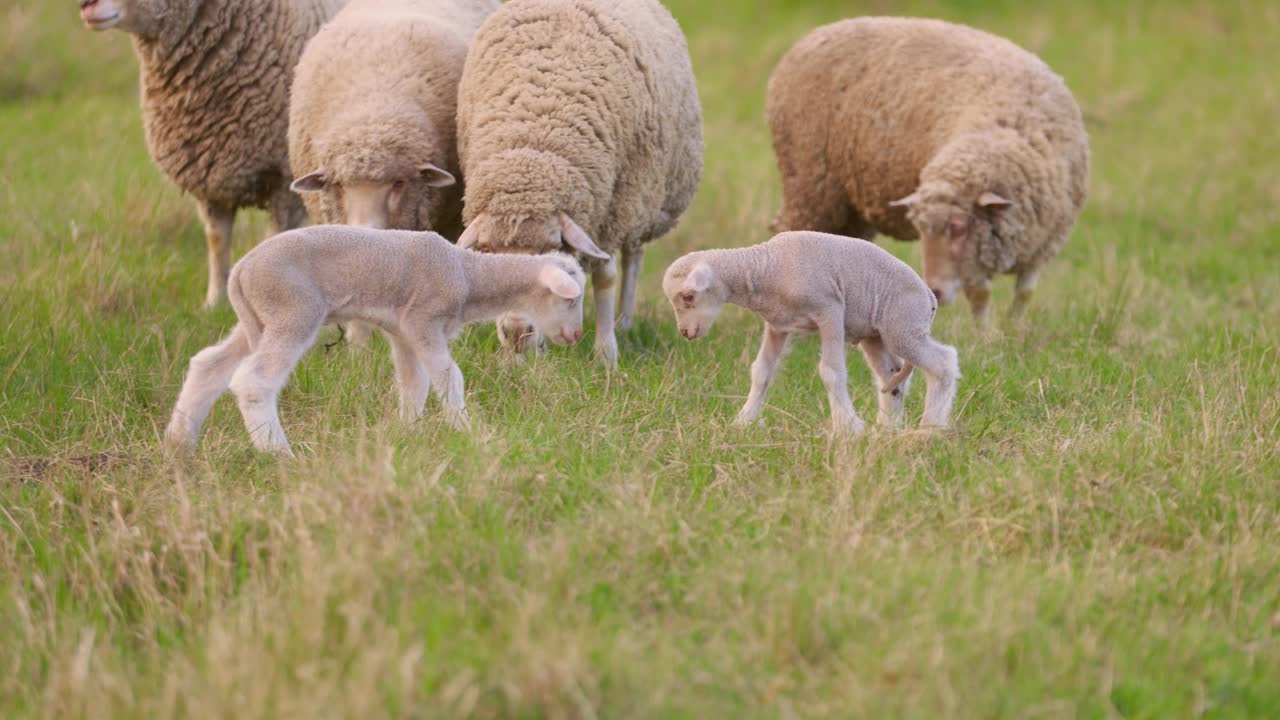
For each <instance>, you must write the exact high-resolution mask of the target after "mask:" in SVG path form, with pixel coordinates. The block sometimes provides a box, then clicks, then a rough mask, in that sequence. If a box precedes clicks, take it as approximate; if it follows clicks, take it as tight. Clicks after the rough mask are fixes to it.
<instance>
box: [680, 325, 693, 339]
mask: <svg viewBox="0 0 1280 720" xmlns="http://www.w3.org/2000/svg"><path fill="white" fill-rule="evenodd" d="M680 334H681V335H683V336H684V337H685V339H686V340H688V339H689V336H690V335H692V334H693V333H692V332H691V331H690V330H689V328H680Z"/></svg>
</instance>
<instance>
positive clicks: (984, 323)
mask: <svg viewBox="0 0 1280 720" xmlns="http://www.w3.org/2000/svg"><path fill="white" fill-rule="evenodd" d="M964 295H965V297H967V298H969V310H970V311H972V312H973V322H974V325H976V326H977V328H978V330H980V331H982V332H986V331H987V330H988V329H990V327H991V281H990V280H986V281H984V282H983V283H982V284H980V285H973V286H970V287H966V288H965V289H964Z"/></svg>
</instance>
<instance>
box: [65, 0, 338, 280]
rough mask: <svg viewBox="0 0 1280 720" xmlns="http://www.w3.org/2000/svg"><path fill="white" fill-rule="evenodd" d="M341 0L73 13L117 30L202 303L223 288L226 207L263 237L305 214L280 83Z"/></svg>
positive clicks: (110, 5)
mask: <svg viewBox="0 0 1280 720" xmlns="http://www.w3.org/2000/svg"><path fill="white" fill-rule="evenodd" d="M344 2H345V0H96V2H94V3H92V4H89V5H85V6H84V7H83V8H82V10H81V17H82V18H83V19H84V21H85V24H86V25H88V26H89V27H90V28H92V29H95V30H106V29H109V28H116V29H119V30H123V31H124V32H127V33H129V34H130V35H131V36H132V38H133V45H134V50H135V51H136V53H137V56H138V63H139V65H140V66H141V70H142V72H141V87H142V120H143V124H144V126H145V127H146V135H147V146H148V148H149V149H150V151H151V157H152V159H154V160H155V162H156V165H158V166H159V167H160V169H161V170H162V171H163V172H164V173H165V174H166V175H168V176H169V178H170V179H172V180H173V181H174V182H175V183H177V185H178V187H180V188H182V190H183V191H185V192H188V193H190V194H191V195H192V196H193V197H194V198H195V200H196V202H197V203H198V205H199V212H200V217H201V219H202V221H203V222H204V226H205V239H206V242H207V245H208V251H209V285H208V292H207V293H206V295H205V302H206V304H208V305H216V304H218V303H220V302H221V301H222V300H223V299H224V298H225V297H226V285H227V273H228V272H229V271H230V269H231V233H232V229H233V227H234V224H235V216H236V210H238V209H239V208H242V207H260V208H266V209H267V210H268V211H269V213H270V231H269V234H275V233H276V232H279V231H280V230H285V229H289V228H293V227H297V226H299V225H301V224H302V223H303V222H305V220H306V212H305V209H304V208H303V205H302V201H301V199H300V198H298V197H297V195H295V194H294V193H293V192H292V191H290V190H289V183H290V182H291V181H292V179H293V178H292V174H291V173H290V170H289V148H288V141H287V133H288V123H289V83H290V82H291V81H292V79H293V68H294V66H295V65H296V64H297V62H298V56H299V55H300V54H301V53H302V48H303V45H304V44H305V43H306V42H307V39H308V38H310V37H311V36H312V35H313V34H315V32H316V31H317V30H318V29H319V28H320V25H321V24H322V23H324V21H325V20H327V19H328V18H329V17H331V16H332V15H333V13H335V12H336V11H337V10H338V9H339V8H340V7H341V6H342V4H343V3H344Z"/></svg>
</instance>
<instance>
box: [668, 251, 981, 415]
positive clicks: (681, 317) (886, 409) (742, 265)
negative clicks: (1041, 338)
mask: <svg viewBox="0 0 1280 720" xmlns="http://www.w3.org/2000/svg"><path fill="white" fill-rule="evenodd" d="M662 288H663V292H664V293H665V294H666V296H667V299H668V300H669V301H670V302H671V307H672V308H673V309H674V310H675V314H676V322H677V324H678V325H679V328H680V334H681V335H683V336H685V337H686V338H688V339H689V340H695V339H697V338H700V337H705V336H706V335H707V333H708V332H709V331H710V330H711V326H712V325H713V324H714V323H715V321H716V318H717V316H718V315H719V313H720V309H721V307H722V306H723V305H724V304H725V303H733V304H734V305H740V306H742V307H745V308H747V309H748V310H750V311H752V312H754V313H756V314H757V315H759V316H760V317H762V318H763V319H764V321H765V327H764V342H763V344H762V345H761V346H760V352H759V354H758V355H757V356H756V359H755V362H754V363H753V364H752V365H751V392H750V393H749V394H748V396H747V402H746V404H745V405H744V406H743V407H742V410H741V412H739V413H738V417H737V419H736V420H735V424H736V425H739V426H743V427H745V426H749V425H751V424H753V423H754V422H755V421H756V419H757V418H758V417H759V416H760V411H761V410H762V409H763V407H764V399H765V393H766V392H767V391H768V389H769V385H770V383H772V381H773V376H774V373H775V371H776V370H777V369H778V361H779V360H780V359H781V358H782V354H783V350H784V349H785V347H786V344H787V340H788V339H789V338H790V337H791V336H792V335H795V334H798V333H814V332H816V333H817V334H818V336H819V337H820V338H821V342H822V358H821V360H820V361H819V363H818V374H819V375H820V376H821V378H822V382H823V384H825V385H826V388H827V397H828V400H829V401H830V404H831V420H832V425H833V427H834V430H835V432H836V433H837V434H842V433H847V434H851V435H860V434H861V433H863V432H864V431H865V429H866V424H865V423H864V422H863V421H862V420H861V419H860V418H859V417H858V414H857V412H856V411H855V410H854V409H853V404H852V402H850V400H849V388H848V369H847V367H846V365H845V343H849V344H852V345H859V346H861V348H862V353H863V355H865V356H866V360H867V364H868V365H870V367H871V371H872V373H873V374H874V375H875V377H876V378H877V379H878V380H879V381H880V383H881V388H880V389H881V392H880V393H878V396H879V398H880V401H879V405H880V411H879V415H878V418H879V422H880V423H881V424H882V425H888V426H894V425H896V424H897V423H898V420H899V418H900V417H901V415H902V404H903V401H904V400H905V398H906V393H907V390H908V389H909V387H910V375H911V371H912V368H913V367H914V368H919V369H921V370H922V371H924V373H925V375H926V378H927V381H928V389H927V391H926V394H925V409H924V418H923V422H922V425H923V426H925V427H946V426H947V424H948V422H949V419H950V416H951V405H952V403H953V401H954V400H955V395H956V385H957V381H958V380H959V378H960V367H959V363H958V359H957V355H956V351H955V348H953V347H950V346H948V345H943V344H941V343H939V342H937V341H935V340H934V339H933V338H932V337H930V334H929V333H930V327H931V326H932V324H933V316H934V314H935V313H936V311H937V309H938V305H937V299H936V298H935V297H934V295H933V293H931V292H930V291H929V288H928V287H927V286H926V285H925V284H924V282H923V281H922V280H921V279H920V276H918V275H916V273H915V271H913V270H912V269H911V267H910V266H908V265H907V264H906V263H904V262H902V261H901V260H898V259H897V258H895V257H894V256H892V255H890V254H889V253H888V252H886V251H885V250H884V249H882V248H880V247H877V246H876V245H874V244H872V243H869V242H864V241H862V240H858V239H854V238H846V237H840V236H836V235H828V234H825V233H817V232H784V233H781V234H779V235H777V236H776V237H774V238H773V239H772V240H769V241H768V242H766V243H763V244H760V245H755V246H753V247H748V248H738V249H733V250H703V251H699V252H693V253H689V254H688V255H685V256H684V257H682V258H680V259H678V260H676V261H675V262H674V263H672V264H671V266H670V267H669V268H667V272H666V276H665V277H664V278H663V280H662Z"/></svg>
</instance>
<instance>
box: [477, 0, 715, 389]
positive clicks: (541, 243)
mask: <svg viewBox="0 0 1280 720" xmlns="http://www.w3.org/2000/svg"><path fill="white" fill-rule="evenodd" d="M458 150H459V154H460V155H461V159H462V168H463V175H464V176H465V177H466V184H467V189H466V206H465V208H464V219H465V220H466V222H467V224H468V227H467V231H466V232H465V233H463V236H462V238H461V239H460V240H459V244H460V245H463V246H464V247H465V246H474V247H475V248H477V249H479V250H484V251H487V252H519V253H544V252H551V251H554V250H560V249H571V250H574V251H576V252H578V253H580V254H582V255H583V256H585V257H586V258H588V259H589V260H588V267H589V268H590V269H591V286H592V288H593V292H594V295H595V307H596V339H595V348H596V352H597V354H598V355H599V356H600V358H601V359H602V360H603V361H604V362H605V363H606V364H607V365H610V366H614V365H616V364H617V357H618V341H617V338H616V336H615V335H614V296H613V293H614V283H615V282H616V280H617V267H616V265H615V263H614V259H613V256H614V255H615V254H617V253H619V252H620V253H621V255H622V289H621V306H622V312H621V315H620V316H619V318H618V321H617V326H618V327H619V328H622V329H624V330H625V329H627V328H629V327H630V326H631V320H632V316H633V314H634V312H635V298H636V285H637V283H638V281H639V276H640V264H641V260H642V258H643V253H644V244H645V243H647V242H649V241H651V240H654V239H656V238H659V237H661V236H663V235H665V234H666V233H667V232H669V231H670V230H671V229H672V228H673V227H674V226H675V225H676V221H677V220H679V218H680V215H681V214H682V213H683V212H684V211H685V209H686V208H688V206H689V203H690V202H691V201H692V199H693V195H694V192H695V191H696V190H697V187H698V181H699V179H700V177H701V174H702V110H701V107H700V105H699V102H698V92H697V86H696V83H695V81H694V76H693V69H692V66H691V64H690V61H689V49H688V47H687V45H686V43H685V39H684V35H683V33H681V31H680V26H679V25H678V24H677V23H676V21H675V19H674V18H672V17H671V13H669V12H667V10H666V8H664V7H663V6H662V5H661V4H660V3H658V2H657V1H656V0H512V1H511V2H508V3H506V4H505V5H503V6H502V7H501V8H500V9H499V10H498V11H497V12H496V13H494V14H493V15H492V16H491V17H490V18H489V19H488V20H487V21H485V23H484V25H483V26H481V28H480V31H479V32H478V33H477V34H476V38H475V41H474V42H473V43H472V46H471V51H470V53H469V54H468V56H467V64H466V68H465V70H464V71H463V75H462V84H461V87H460V89H459V96H458ZM601 248H603V250H601ZM499 335H500V337H501V338H502V340H503V344H504V346H507V347H514V348H515V349H517V350H519V349H521V348H522V347H533V346H537V345H538V344H539V343H540V341H539V339H538V338H537V333H536V328H534V327H532V326H531V325H530V324H528V323H527V321H525V320H524V319H522V318H520V317H519V316H518V315H513V316H510V317H507V318H504V319H503V320H502V321H500V323H499Z"/></svg>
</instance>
